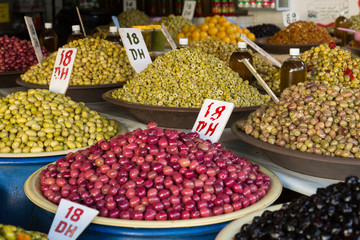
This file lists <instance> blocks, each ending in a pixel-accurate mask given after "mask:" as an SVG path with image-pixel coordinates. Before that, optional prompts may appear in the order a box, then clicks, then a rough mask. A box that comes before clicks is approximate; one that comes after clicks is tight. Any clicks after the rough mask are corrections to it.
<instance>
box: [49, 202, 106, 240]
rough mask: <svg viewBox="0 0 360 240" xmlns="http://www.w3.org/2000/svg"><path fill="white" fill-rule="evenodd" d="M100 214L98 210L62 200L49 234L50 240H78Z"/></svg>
mask: <svg viewBox="0 0 360 240" xmlns="http://www.w3.org/2000/svg"><path fill="white" fill-rule="evenodd" d="M98 214H99V211H98V210H95V209H92V208H88V207H86V206H83V205H81V204H78V203H74V202H71V201H69V200H66V199H61V201H60V204H59V207H58V210H57V211H56V215H55V218H54V220H53V223H52V225H51V228H50V231H49V234H48V239H50V240H68V239H77V238H78V237H79V235H80V234H81V233H82V232H83V231H84V230H85V228H86V227H87V226H88V225H89V224H90V222H91V221H92V220H93V218H94V217H96V215H98Z"/></svg>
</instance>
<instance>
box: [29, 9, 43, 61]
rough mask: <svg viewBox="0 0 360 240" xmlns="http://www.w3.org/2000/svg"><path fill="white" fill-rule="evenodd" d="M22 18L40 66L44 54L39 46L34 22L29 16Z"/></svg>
mask: <svg viewBox="0 0 360 240" xmlns="http://www.w3.org/2000/svg"><path fill="white" fill-rule="evenodd" d="M24 19H25V23H26V27H27V30H28V32H29V35H30V39H31V44H32V45H33V47H34V49H35V54H36V57H37V59H38V62H39V63H40V66H41V67H42V63H43V61H44V56H43V54H42V52H41V46H40V42H39V38H38V36H37V34H36V29H35V26H34V22H33V20H32V18H31V17H27V16H24Z"/></svg>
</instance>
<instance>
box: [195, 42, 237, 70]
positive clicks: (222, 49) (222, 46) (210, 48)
mask: <svg viewBox="0 0 360 240" xmlns="http://www.w3.org/2000/svg"><path fill="white" fill-rule="evenodd" d="M189 47H191V48H198V49H200V50H202V51H203V52H205V53H208V54H211V55H213V56H215V57H217V58H219V59H220V60H222V61H224V62H225V63H226V64H227V65H228V64H229V60H230V56H231V54H232V53H233V52H235V51H236V49H237V47H236V45H235V44H232V43H227V42H225V41H223V40H221V39H219V38H204V39H199V40H195V41H191V42H190V43H189Z"/></svg>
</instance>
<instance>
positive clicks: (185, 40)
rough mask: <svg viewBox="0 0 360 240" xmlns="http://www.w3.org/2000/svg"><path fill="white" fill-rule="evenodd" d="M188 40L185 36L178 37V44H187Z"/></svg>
mask: <svg viewBox="0 0 360 240" xmlns="http://www.w3.org/2000/svg"><path fill="white" fill-rule="evenodd" d="M188 42H189V40H188V39H187V38H180V39H179V44H180V45H187V44H188Z"/></svg>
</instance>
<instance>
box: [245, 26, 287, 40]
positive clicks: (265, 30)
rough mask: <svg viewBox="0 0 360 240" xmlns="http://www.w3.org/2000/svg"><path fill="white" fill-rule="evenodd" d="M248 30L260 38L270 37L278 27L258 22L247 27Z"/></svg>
mask: <svg viewBox="0 0 360 240" xmlns="http://www.w3.org/2000/svg"><path fill="white" fill-rule="evenodd" d="M248 29H249V31H250V32H252V33H253V34H255V37H257V38H262V37H271V36H272V35H274V34H275V33H277V32H278V31H280V28H279V27H278V26H276V25H274V24H267V23H264V24H259V25H254V26H250V27H248Z"/></svg>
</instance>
